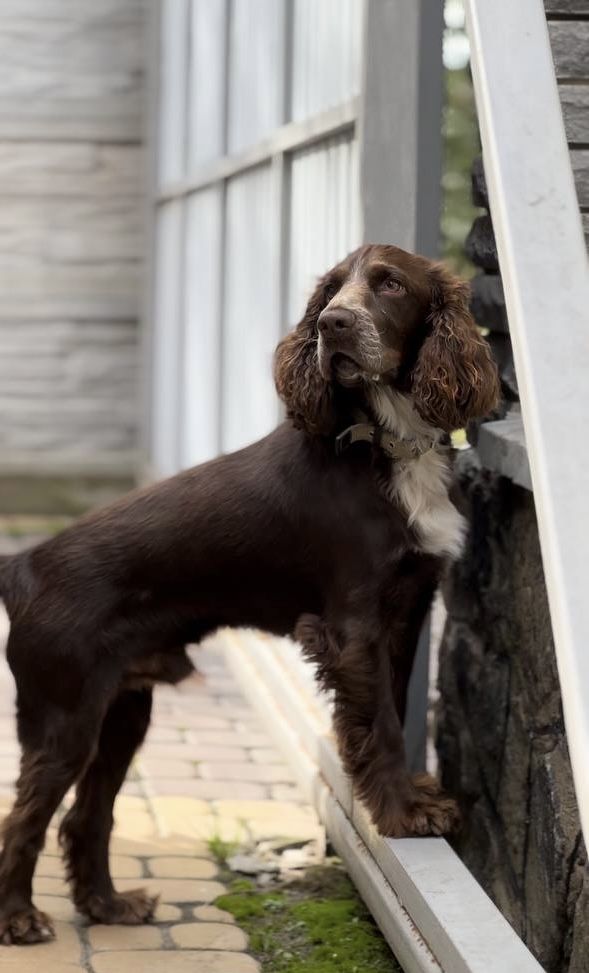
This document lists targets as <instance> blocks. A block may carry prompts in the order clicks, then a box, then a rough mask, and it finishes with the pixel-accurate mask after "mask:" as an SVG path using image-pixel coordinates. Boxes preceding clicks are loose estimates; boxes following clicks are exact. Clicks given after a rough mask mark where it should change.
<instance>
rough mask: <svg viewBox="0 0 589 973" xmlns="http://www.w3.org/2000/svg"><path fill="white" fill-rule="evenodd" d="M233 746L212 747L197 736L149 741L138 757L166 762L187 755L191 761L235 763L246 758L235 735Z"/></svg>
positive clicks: (180, 758) (144, 759) (245, 751)
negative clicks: (179, 740)
mask: <svg viewBox="0 0 589 973" xmlns="http://www.w3.org/2000/svg"><path fill="white" fill-rule="evenodd" d="M234 743H235V746H232V747H213V746H210V745H209V744H203V743H199V742H198V740H197V738H196V737H195V738H194V742H193V743H190V744H187V743H151V744H148V745H147V746H146V747H145V750H143V751H142V753H141V755H140V757H139V759H140V760H141V761H142V762H143V763H145V762H146V761H151V760H156V759H157V760H165V761H166V762H169V761H172V760H186V758H187V757H188V758H189V759H190V760H191V761H195V762H196V761H199V760H212V761H215V762H216V763H218V762H219V761H229V762H233V763H235V762H236V761H238V760H244V761H245V760H247V750H245V748H244V747H241V746H238V743H239V740H238V738H237V736H236V738H235V741H234Z"/></svg>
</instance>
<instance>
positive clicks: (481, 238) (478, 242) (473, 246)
mask: <svg viewBox="0 0 589 973" xmlns="http://www.w3.org/2000/svg"><path fill="white" fill-rule="evenodd" d="M464 249H465V251H466V255H467V256H468V258H469V259H470V260H472V262H473V264H474V265H475V266H476V267H482V268H483V270H489V271H493V272H497V271H498V270H499V258H498V257H497V245H496V243H495V234H494V232H493V224H492V223H491V217H490V216H477V218H476V220H475V221H474V223H473V224H472V228H471V231H470V233H469V234H468V236H467V238H466V242H465V244H464Z"/></svg>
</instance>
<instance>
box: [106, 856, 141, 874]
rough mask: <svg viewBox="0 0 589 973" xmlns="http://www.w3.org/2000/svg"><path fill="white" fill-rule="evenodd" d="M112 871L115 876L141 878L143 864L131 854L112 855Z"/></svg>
mask: <svg viewBox="0 0 589 973" xmlns="http://www.w3.org/2000/svg"><path fill="white" fill-rule="evenodd" d="M110 873H111V875H112V877H113V878H115V879H117V878H141V876H142V875H143V866H142V864H141V862H140V861H139V860H138V859H137V858H132V857H131V856H130V855H111V856H110Z"/></svg>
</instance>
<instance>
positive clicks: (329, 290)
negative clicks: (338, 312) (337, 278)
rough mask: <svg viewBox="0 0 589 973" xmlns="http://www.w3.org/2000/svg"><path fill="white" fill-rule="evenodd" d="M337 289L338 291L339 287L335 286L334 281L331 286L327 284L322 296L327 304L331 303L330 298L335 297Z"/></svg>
mask: <svg viewBox="0 0 589 973" xmlns="http://www.w3.org/2000/svg"><path fill="white" fill-rule="evenodd" d="M339 289H340V285H339V284H336V283H335V282H334V281H333V282H332V283H331V284H327V286H326V287H325V290H324V292H323V294H324V297H325V300H326V301H327V303H328V304H329V302H330V301H331V299H332V297H335V295H336V294H337V292H338V291H339Z"/></svg>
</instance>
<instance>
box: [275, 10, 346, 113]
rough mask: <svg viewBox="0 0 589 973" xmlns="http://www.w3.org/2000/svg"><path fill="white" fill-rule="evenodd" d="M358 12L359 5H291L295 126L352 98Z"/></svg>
mask: <svg viewBox="0 0 589 973" xmlns="http://www.w3.org/2000/svg"><path fill="white" fill-rule="evenodd" d="M363 9H364V4H363V2H362V0H321V3H317V2H316V0H294V15H293V56H292V115H291V117H292V118H293V119H294V120H295V121H299V120H300V119H302V118H308V117H309V115H313V114H315V113H316V112H320V111H325V110H326V109H328V108H333V107H334V106H335V105H339V104H340V103H341V102H342V101H347V100H348V99H349V98H351V97H352V96H353V95H356V94H358V92H359V90H360V53H361V41H362V16H363Z"/></svg>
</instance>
